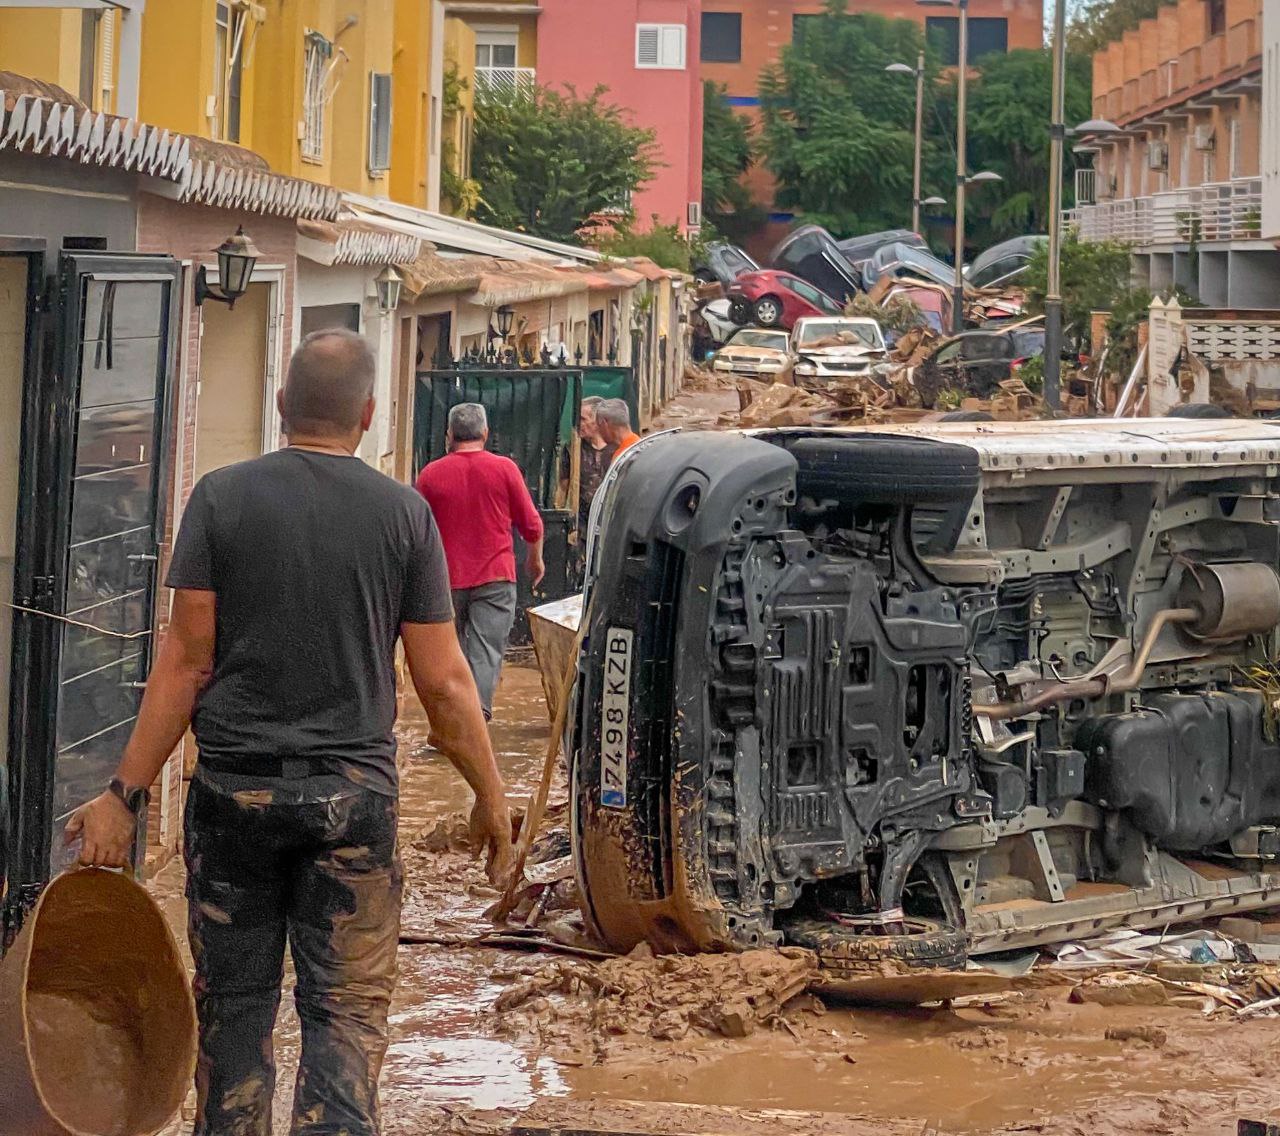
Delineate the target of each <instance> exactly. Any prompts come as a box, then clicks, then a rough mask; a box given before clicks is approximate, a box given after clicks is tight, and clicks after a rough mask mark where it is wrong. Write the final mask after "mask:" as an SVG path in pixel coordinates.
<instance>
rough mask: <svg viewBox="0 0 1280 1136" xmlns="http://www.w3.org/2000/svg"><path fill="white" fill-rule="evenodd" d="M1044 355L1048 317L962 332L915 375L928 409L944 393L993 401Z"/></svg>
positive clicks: (915, 380) (929, 358) (944, 344)
mask: <svg viewBox="0 0 1280 1136" xmlns="http://www.w3.org/2000/svg"><path fill="white" fill-rule="evenodd" d="M1043 354H1044V318H1043V317H1041V316H1037V317H1034V318H1033V319H1029V320H1022V321H1019V322H1018V323H1015V324H1008V325H1005V326H1002V327H993V328H977V329H974V330H971V331H962V332H961V333H960V334H959V335H955V336H952V337H951V338H950V339H946V340H943V341H942V342H941V343H939V344H938V346H937V348H936V349H935V350H934V351H933V353H932V354H931V355H930V356H929V357H928V358H927V359H925V360H924V362H922V363H921V364H920V365H919V366H918V367H916V368H915V371H914V372H913V374H912V382H913V383H914V385H915V387H916V390H918V391H919V392H920V397H921V398H922V399H923V400H924V404H925V406H933V405H934V404H935V402H936V400H937V397H938V395H939V394H940V393H941V392H942V391H944V390H951V391H958V392H960V393H961V394H963V395H965V396H966V397H969V398H990V397H991V395H993V394H994V393H995V392H996V390H997V388H998V387H999V386H1000V384H1001V383H1002V382H1004V381H1005V380H1006V379H1010V378H1016V377H1017V375H1018V372H1019V370H1021V368H1022V367H1023V365H1024V364H1025V363H1026V362H1027V361H1028V360H1030V359H1035V358H1038V357H1040V356H1042V355H1043Z"/></svg>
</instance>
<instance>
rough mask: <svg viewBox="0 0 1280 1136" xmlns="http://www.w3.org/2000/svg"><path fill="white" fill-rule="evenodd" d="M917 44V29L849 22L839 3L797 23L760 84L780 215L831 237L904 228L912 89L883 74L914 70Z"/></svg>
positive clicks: (875, 20)
mask: <svg viewBox="0 0 1280 1136" xmlns="http://www.w3.org/2000/svg"><path fill="white" fill-rule="evenodd" d="M921 46H922V31H921V29H920V27H919V25H917V24H915V23H913V22H911V21H909V20H888V19H885V18H884V17H883V16H877V15H870V14H865V13H857V14H853V15H850V14H848V12H847V3H846V0H828V3H827V8H826V11H825V13H824V14H822V15H820V16H816V17H813V18H812V19H808V20H806V21H805V22H804V24H803V25H802V27H801V30H800V33H799V34H798V35H797V36H796V38H795V40H794V41H793V42H792V43H791V44H790V45H788V46H787V47H786V48H784V49H783V52H782V58H781V60H780V61H779V62H778V64H777V65H776V66H774V67H771V68H769V69H767V70H766V71H765V72H764V74H763V75H762V77H761V81H760V108H761V118H762V129H761V150H762V153H763V156H764V161H765V164H766V166H768V168H769V169H770V170H771V171H772V172H773V174H774V176H775V177H776V178H777V181H778V195H777V203H778V205H779V206H780V207H782V208H784V209H791V210H794V211H795V212H797V213H802V214H804V216H805V219H806V220H808V221H814V222H817V223H819V224H823V225H826V226H827V228H829V229H830V230H831V231H832V232H833V233H835V234H837V235H846V234H851V233H858V232H869V231H871V230H874V229H885V228H892V227H896V226H900V225H902V224H904V223H905V222H906V221H907V219H908V218H909V217H910V215H911V200H910V199H911V164H912V151H913V146H914V137H915V134H914V131H915V119H914V113H915V87H914V84H912V83H910V82H907V81H906V80H905V79H904V77H903V76H901V75H892V74H886V73H885V67H886V66H888V65H889V64H890V63H901V62H904V61H906V62H913V61H914V60H915V58H916V53H917V52H918V51H919V50H920V48H921ZM935 74H936V65H934V64H932V63H931V65H930V75H931V76H933V75H935Z"/></svg>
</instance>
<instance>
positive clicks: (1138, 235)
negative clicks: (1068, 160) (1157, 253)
mask: <svg viewBox="0 0 1280 1136" xmlns="http://www.w3.org/2000/svg"><path fill="white" fill-rule="evenodd" d="M1080 172H1082V171H1077V178H1078V174H1079V173H1080ZM1078 189H1079V180H1077V190H1078ZM1077 200H1078V201H1081V202H1083V201H1084V199H1083V198H1080V197H1079V196H1077ZM1066 219H1067V222H1068V224H1071V225H1074V226H1075V227H1076V229H1077V230H1078V231H1079V233H1080V239H1081V240H1085V241H1124V242H1126V243H1127V244H1134V245H1173V244H1200V243H1201V242H1203V241H1247V240H1257V239H1258V238H1259V237H1261V236H1262V179H1261V178H1234V179H1233V180H1231V181H1227V182H1214V183H1211V184H1209V185H1197V186H1190V187H1188V188H1186V189H1171V190H1166V191H1164V192H1162V193H1153V194H1151V195H1150V196H1148V197H1127V198H1122V199H1119V200H1116V201H1095V203H1094V204H1083V203H1082V204H1080V205H1077V207H1076V208H1075V209H1071V210H1068V211H1067V214H1066Z"/></svg>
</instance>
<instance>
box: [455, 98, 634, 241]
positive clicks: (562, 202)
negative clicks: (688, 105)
mask: <svg viewBox="0 0 1280 1136" xmlns="http://www.w3.org/2000/svg"><path fill="white" fill-rule="evenodd" d="M606 93H607V89H606V88H605V87H597V88H596V89H595V90H594V91H592V92H591V94H590V95H588V96H587V97H586V98H582V97H580V96H579V95H578V94H577V93H576V92H575V91H574V90H573V89H572V88H569V89H568V90H567V91H566V92H565V93H563V94H561V93H560V92H558V91H552V90H549V89H547V88H545V87H539V88H538V89H537V90H536V91H535V92H534V93H533V94H532V95H531V96H530V97H528V98H519V99H514V100H513V101H511V102H509V103H497V102H485V103H481V104H479V105H477V106H476V112H475V114H476V121H475V140H474V142H473V145H472V161H471V169H472V177H473V178H474V179H475V180H476V181H477V182H478V183H479V186H480V192H479V200H478V202H477V205H476V217H477V219H478V220H480V221H484V222H486V223H488V224H491V225H498V226H500V227H502V228H508V229H515V230H517V231H519V232H526V233H532V234H534V235H535V236H539V237H546V238H549V239H551V240H559V241H577V240H579V235H578V234H579V230H580V229H581V228H582V227H583V225H584V223H585V222H586V221H587V220H588V219H589V218H591V217H593V216H595V215H597V214H599V213H602V212H604V211H606V210H625V209H628V208H629V206H630V200H631V195H632V194H633V193H634V192H635V191H636V190H637V189H639V188H640V187H641V186H643V185H644V184H645V183H646V182H648V181H649V180H650V179H651V178H652V176H653V171H654V168H655V166H656V164H657V147H656V144H655V142H654V134H653V131H651V130H643V129H640V128H639V127H635V126H632V125H630V124H629V123H628V122H627V121H626V119H625V118H624V117H623V113H622V111H621V110H620V109H619V108H618V107H617V106H614V105H613V104H611V103H608V102H606V101H605V99H604V96H605V94H606Z"/></svg>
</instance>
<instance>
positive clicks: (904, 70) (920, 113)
mask: <svg viewBox="0 0 1280 1136" xmlns="http://www.w3.org/2000/svg"><path fill="white" fill-rule="evenodd" d="M885 70H886V71H891V72H893V73H894V74H897V75H912V74H914V75H915V77H916V149H915V171H914V173H913V175H912V179H911V231H912V232H913V233H918V232H920V151H921V148H922V146H923V143H924V52H923V51H922V52H920V53H919V54H918V55H917V56H916V65H915V67H914V68H912V67H908V66H907V64H905V63H890V64H889V66H888V67H886V68H885Z"/></svg>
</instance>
